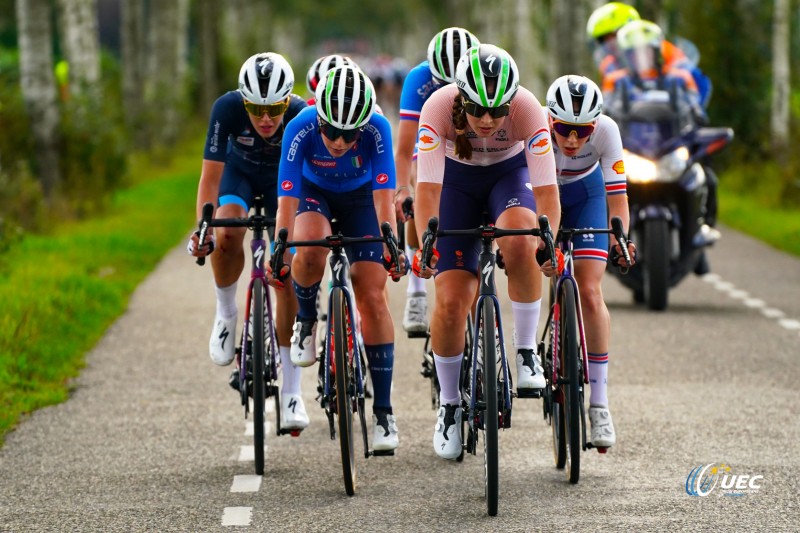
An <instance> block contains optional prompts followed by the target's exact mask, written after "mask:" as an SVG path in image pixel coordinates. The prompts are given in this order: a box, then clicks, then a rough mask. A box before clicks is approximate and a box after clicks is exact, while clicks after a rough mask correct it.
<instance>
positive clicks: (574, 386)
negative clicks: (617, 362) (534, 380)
mask: <svg viewBox="0 0 800 533" xmlns="http://www.w3.org/2000/svg"><path fill="white" fill-rule="evenodd" d="M560 298H561V328H560V334H561V338H560V342H559V346H560V347H561V369H562V372H563V376H562V377H563V381H564V385H563V393H564V404H563V405H564V415H565V416H564V426H565V429H566V444H567V446H566V447H567V461H566V468H567V479H569V482H570V483H573V484H574V483H577V482H578V479H579V477H580V467H581V449H582V446H581V440H582V439H581V419H580V415H581V406H580V389H581V383H580V375H579V371H578V369H579V368H580V364H579V361H578V359H579V358H580V356H581V352H580V337H579V335H578V308H577V306H576V305H575V292H574V291H573V288H572V287H571V286H568V285H566V284H565V285H562V287H561V295H560Z"/></svg>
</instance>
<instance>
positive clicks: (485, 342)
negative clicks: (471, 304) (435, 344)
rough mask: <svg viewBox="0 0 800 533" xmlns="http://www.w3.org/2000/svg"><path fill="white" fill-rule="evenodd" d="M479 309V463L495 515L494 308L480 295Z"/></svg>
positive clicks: (496, 458)
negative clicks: (481, 399)
mask: <svg viewBox="0 0 800 533" xmlns="http://www.w3.org/2000/svg"><path fill="white" fill-rule="evenodd" d="M482 308H483V309H482V312H481V321H482V322H481V335H482V336H483V339H482V343H481V346H482V348H483V349H482V353H481V360H482V361H483V383H482V385H483V397H484V401H485V403H486V410H485V411H484V413H483V432H484V435H483V465H484V482H485V489H486V508H487V512H488V514H489V516H496V515H497V500H498V493H499V487H498V485H499V472H498V470H499V458H498V442H497V441H498V430H499V416H500V411H499V408H498V402H497V343H496V338H495V328H496V321H495V312H494V311H495V309H494V301H493V300H492V299H491V298H484V299H483V305H482Z"/></svg>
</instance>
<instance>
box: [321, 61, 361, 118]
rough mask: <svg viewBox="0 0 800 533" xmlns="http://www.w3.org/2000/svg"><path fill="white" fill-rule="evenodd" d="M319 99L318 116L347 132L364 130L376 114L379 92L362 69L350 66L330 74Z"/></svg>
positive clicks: (339, 68)
mask: <svg viewBox="0 0 800 533" xmlns="http://www.w3.org/2000/svg"><path fill="white" fill-rule="evenodd" d="M315 96H316V103H315V105H316V107H317V114H318V115H319V116H320V117H321V118H322V120H324V121H325V122H327V123H328V124H330V125H331V126H334V127H336V128H340V129H343V130H354V129H357V128H360V127H362V126H364V125H365V124H366V123H367V122H369V119H370V117H372V113H373V112H374V111H375V89H374V88H373V87H372V82H371V81H370V80H369V78H368V77H367V75H366V74H364V73H363V72H362V71H361V69H359V68H358V67H353V66H347V65H346V66H342V67H337V68H334V69H331V70H329V71H328V73H327V74H325V77H324V78H322V80H320V83H319V85H317V91H316V94H315Z"/></svg>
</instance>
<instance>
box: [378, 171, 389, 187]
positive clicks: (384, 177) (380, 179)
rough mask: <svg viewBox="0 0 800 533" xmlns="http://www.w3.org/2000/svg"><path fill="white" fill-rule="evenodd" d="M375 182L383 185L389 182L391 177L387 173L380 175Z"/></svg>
mask: <svg viewBox="0 0 800 533" xmlns="http://www.w3.org/2000/svg"><path fill="white" fill-rule="evenodd" d="M375 181H376V182H378V183H380V184H381V185H383V184H384V183H386V182H387V181H389V175H388V174H385V173H381V174H378V175H377V176H375Z"/></svg>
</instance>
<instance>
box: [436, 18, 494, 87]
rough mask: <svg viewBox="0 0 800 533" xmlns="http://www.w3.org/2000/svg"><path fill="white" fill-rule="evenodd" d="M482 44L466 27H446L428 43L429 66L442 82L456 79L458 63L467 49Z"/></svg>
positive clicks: (451, 81)
mask: <svg viewBox="0 0 800 533" xmlns="http://www.w3.org/2000/svg"><path fill="white" fill-rule="evenodd" d="M479 44H481V43H480V41H478V38H477V37H475V36H474V35H472V34H471V33H470V32H468V31H467V30H465V29H464V28H457V27H452V28H445V29H444V30H442V31H440V32H439V33H437V34H436V35H434V36H433V39H431V42H430V43H428V66H429V67H430V69H431V74H433V77H434V78H435V79H436V80H437V81H439V82H440V83H453V82H454V81H455V73H456V64H457V63H458V60H459V59H461V56H463V55H464V54H465V53H466V52H467V50H469V49H470V48H472V47H473V46H477V45H479Z"/></svg>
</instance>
